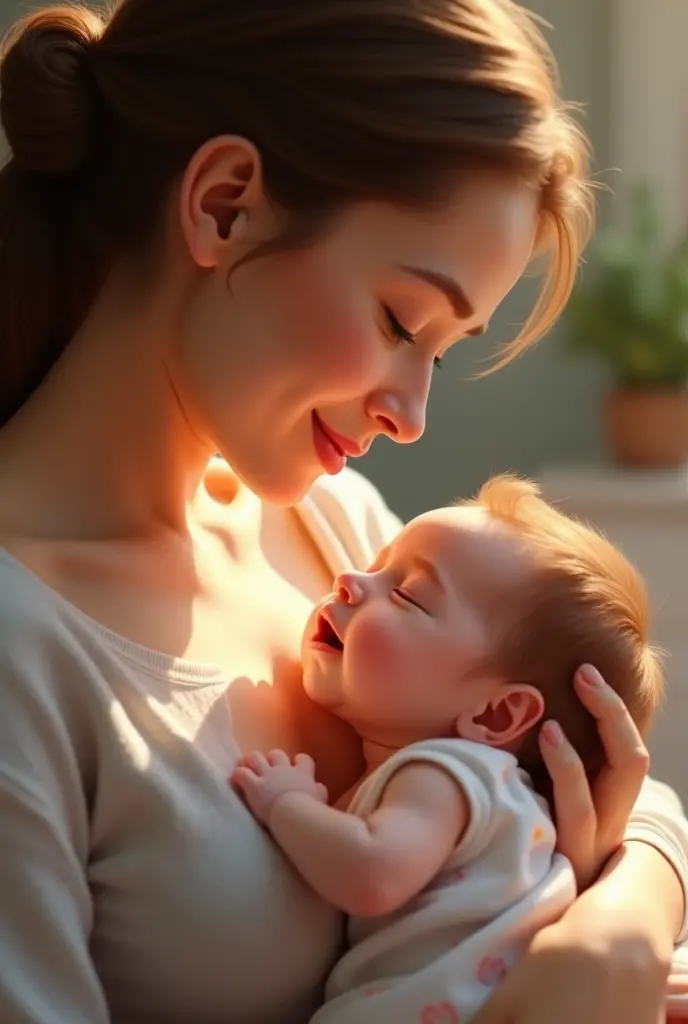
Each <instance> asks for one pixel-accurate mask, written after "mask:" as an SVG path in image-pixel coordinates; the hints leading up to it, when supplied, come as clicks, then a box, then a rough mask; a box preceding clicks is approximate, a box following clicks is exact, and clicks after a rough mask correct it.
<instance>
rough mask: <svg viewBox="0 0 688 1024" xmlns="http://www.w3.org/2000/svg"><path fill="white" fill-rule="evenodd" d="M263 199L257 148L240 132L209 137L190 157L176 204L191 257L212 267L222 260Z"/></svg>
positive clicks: (242, 234)
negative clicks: (235, 134) (241, 136)
mask: <svg viewBox="0 0 688 1024" xmlns="http://www.w3.org/2000/svg"><path fill="white" fill-rule="evenodd" d="M264 203H265V196H264V191H263V180H262V165H261V160H260V154H259V153H258V151H257V149H256V148H255V146H253V145H252V143H250V142H248V141H247V140H246V139H242V138H240V137H238V136H229V135H228V136H220V137H218V138H215V139H210V140H209V141H208V142H206V143H204V145H203V146H201V148H200V149H198V150H197V151H196V153H195V154H194V156H193V157H192V158H191V160H190V162H189V164H188V166H187V168H186V171H185V173H184V177H183V180H182V184H181V188H180V193H179V205H180V210H179V212H180V220H181V228H182V233H183V235H184V239H185V241H186V244H187V247H188V251H189V255H190V256H191V259H192V260H193V262H194V263H195V264H196V265H197V266H199V267H201V268H203V269H208V270H209V269H212V268H214V267H216V266H218V265H219V264H221V263H223V262H226V260H227V257H228V254H229V250H230V248H231V249H234V250H235V249H236V247H237V245H239V244H240V243H241V242H242V240H243V238H244V236H245V235H246V230H247V226H248V219H249V215H250V214H252V213H254V212H255V211H257V209H258V208H259V207H260V205H261V204H264Z"/></svg>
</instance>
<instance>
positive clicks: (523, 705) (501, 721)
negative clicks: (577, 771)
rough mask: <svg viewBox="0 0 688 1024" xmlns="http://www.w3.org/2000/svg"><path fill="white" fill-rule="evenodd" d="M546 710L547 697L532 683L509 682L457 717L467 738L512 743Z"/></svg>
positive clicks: (461, 733)
mask: <svg viewBox="0 0 688 1024" xmlns="http://www.w3.org/2000/svg"><path fill="white" fill-rule="evenodd" d="M544 713H545V700H544V697H543V696H542V694H541V693H540V691H539V690H538V689H536V687H534V686H530V685H529V684H528V683H505V684H504V685H503V686H502V687H501V688H500V690H499V692H498V693H497V694H495V696H493V697H491V698H490V699H489V701H488V702H487V703H486V704H485V705H484V706H483V707H482V708H480V709H479V710H478V711H464V712H462V713H461V714H460V715H459V716H458V718H457V720H456V732H457V735H458V736H460V737H461V739H464V740H474V741H475V742H476V743H486V744H488V745H489V746H491V747H508V746H510V745H511V744H512V743H514V742H515V741H516V740H519V739H522V738H523V737H524V736H525V735H526V733H528V732H529V731H530V730H531V729H532V728H533V726H534V725H537V723H538V722H539V721H540V719H541V718H542V717H543V715H544Z"/></svg>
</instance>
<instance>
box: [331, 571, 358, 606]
mask: <svg viewBox="0 0 688 1024" xmlns="http://www.w3.org/2000/svg"><path fill="white" fill-rule="evenodd" d="M334 592H335V594H336V595H337V597H338V598H339V599H340V600H341V601H344V602H345V603H346V604H358V603H359V602H360V601H362V600H363V597H364V594H365V591H364V588H363V585H362V583H361V580H360V574H359V573H354V572H343V573H342V574H341V576H338V577H337V579H336V580H335V582H334Z"/></svg>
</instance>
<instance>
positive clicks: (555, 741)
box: [542, 722, 564, 747]
mask: <svg viewBox="0 0 688 1024" xmlns="http://www.w3.org/2000/svg"><path fill="white" fill-rule="evenodd" d="M542 733H543V735H544V737H545V739H546V740H547V742H548V743H551V744H552V745H553V746H555V747H558V746H559V744H560V743H563V742H564V733H563V732H562V728H561V726H560V725H559V724H558V723H557V722H545V724H544V725H543V727H542Z"/></svg>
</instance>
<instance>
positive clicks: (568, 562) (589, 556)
mask: <svg viewBox="0 0 688 1024" xmlns="http://www.w3.org/2000/svg"><path fill="white" fill-rule="evenodd" d="M461 504H464V505H466V504H468V505H473V506H478V507H480V508H482V509H484V510H485V511H486V512H487V513H488V515H489V516H490V517H491V518H492V519H494V520H496V521H498V522H499V523H501V524H503V525H505V526H506V527H507V528H509V529H510V530H513V531H514V532H515V533H516V534H518V536H519V537H520V538H521V539H522V541H523V543H524V546H525V550H526V552H527V554H528V556H529V557H531V556H532V558H533V563H534V566H535V571H534V574H533V577H532V581H531V583H530V585H529V586H527V587H526V589H525V590H519V592H518V594H516V595H514V600H513V601H509V602H508V608H507V609H506V614H505V615H504V614H502V611H501V610H500V613H499V615H497V616H495V619H496V621H497V622H498V623H499V624H498V625H496V627H495V636H494V639H493V645H492V649H491V652H490V655H489V660H490V665H489V666H483V669H485V668H487V669H489V670H491V671H497V672H499V673H500V675H503V676H505V677H506V678H507V679H509V680H511V681H519V682H527V683H530V684H531V685H534V686H536V687H537V688H538V689H539V690H540V692H541V693H542V695H543V696H544V698H545V717H546V718H550V719H556V720H557V721H558V722H560V723H561V725H562V727H563V729H564V731H565V733H566V735H567V738H568V739H569V740H570V741H571V743H572V744H573V746H574V747H575V749H576V751H577V752H578V754H579V755H580V757H581V758H582V760H583V763H584V765H585V768H586V771H587V773H588V775H589V776H590V777H594V775H595V774H596V773H597V772H599V770H600V769H601V767H602V766H603V764H604V762H605V756H604V751H603V748H602V744H601V741H600V737H599V733H598V730H597V727H596V724H595V722H594V720H593V718H592V716H591V715H590V714H589V712H587V711H586V710H585V708H584V707H583V705H582V704H581V702H580V701H579V700H578V698H577V696H576V693H575V690H574V687H573V678H574V674H575V672H576V669H578V668H579V667H580V666H581V665H584V664H591V665H594V666H595V667H596V668H597V669H598V670H599V671H600V672H601V673H602V675H603V676H604V678H605V680H606V681H607V682H608V683H609V685H610V686H611V687H612V688H613V689H614V690H615V691H616V693H618V694H619V696H620V697H621V698H622V699H623V701H624V703H625V705H626V707H627V708H628V710H629V712H630V715H631V718H632V719H633V721H634V722H635V724H636V726H637V727H638V729H639V730H640V732H641V734H644V733H646V732H647V730H648V728H649V726H650V723H651V719H652V716H653V714H654V712H655V710H656V708H657V706H658V704H659V702H660V701H661V698H662V695H663V691H664V677H663V673H662V665H661V657H660V654H659V652H658V651H657V650H656V649H655V648H654V647H653V646H652V644H651V643H650V601H649V598H648V593H647V589H646V586H645V583H644V581H643V579H642V577H641V576H640V574H639V572H638V571H637V570H636V569H635V568H634V566H633V565H631V563H630V562H629V561H628V559H627V558H626V557H625V556H624V555H623V554H622V553H621V551H620V550H619V549H618V548H617V547H615V546H614V545H613V544H612V543H610V541H608V540H607V539H606V538H605V537H604V536H603V535H602V534H600V533H599V532H598V531H596V530H594V529H593V528H592V527H590V526H588V525H586V524H585V523H582V522H580V521H578V520H576V519H573V518H571V517H570V516H567V515H565V514H564V513H563V512H561V511H559V510H558V509H557V508H555V507H554V506H553V505H551V504H549V503H548V502H547V501H545V499H544V498H543V497H542V495H541V493H540V490H539V488H538V487H537V486H536V484H534V483H532V482H531V481H528V480H521V479H518V478H516V477H514V476H510V475H501V476H497V477H494V478H492V479H491V480H489V481H488V482H487V483H486V484H485V485H484V486H483V487H482V488H481V490H480V491H479V493H478V495H477V497H476V498H474V499H472V500H471V501H469V502H462V503H461ZM536 733H537V730H534V732H533V734H532V735H531V736H529V737H528V738H527V739H526V742H525V743H524V745H523V747H522V749H521V751H520V752H519V760H520V762H521V764H522V766H523V767H524V768H526V769H527V770H528V771H529V772H531V774H532V775H533V777H534V779H535V783H536V786H538V788H544V789H545V790H548V789H549V787H548V779H547V774H546V771H545V769H544V766H543V764H542V758H541V755H540V752H539V747H538V743H537V735H536Z"/></svg>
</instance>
